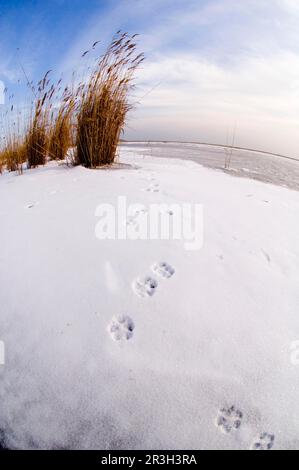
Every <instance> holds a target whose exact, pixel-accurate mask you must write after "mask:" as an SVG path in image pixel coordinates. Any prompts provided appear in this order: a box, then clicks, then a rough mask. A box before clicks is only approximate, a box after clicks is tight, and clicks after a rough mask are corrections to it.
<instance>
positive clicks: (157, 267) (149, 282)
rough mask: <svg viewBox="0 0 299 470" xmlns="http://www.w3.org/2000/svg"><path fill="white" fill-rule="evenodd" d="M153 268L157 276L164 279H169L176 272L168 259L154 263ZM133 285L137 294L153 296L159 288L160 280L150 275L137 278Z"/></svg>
mask: <svg viewBox="0 0 299 470" xmlns="http://www.w3.org/2000/svg"><path fill="white" fill-rule="evenodd" d="M151 269H152V271H153V273H154V274H155V275H156V276H159V277H161V278H163V279H169V278H170V277H172V276H173V275H174V273H175V269H174V268H173V267H172V266H171V265H170V264H168V263H167V262H166V261H159V262H156V263H154V264H153V265H152V267H151ZM132 287H133V291H134V292H135V294H136V295H138V296H139V297H152V296H153V295H154V294H155V292H156V290H157V288H158V281H157V280H156V278H154V277H152V276H149V275H148V276H145V277H141V278H137V279H135V280H134V281H133V284H132Z"/></svg>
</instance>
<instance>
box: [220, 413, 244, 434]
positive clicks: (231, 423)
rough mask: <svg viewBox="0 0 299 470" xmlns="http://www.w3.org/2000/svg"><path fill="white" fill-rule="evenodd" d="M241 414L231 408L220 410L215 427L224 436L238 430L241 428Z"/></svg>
mask: <svg viewBox="0 0 299 470" xmlns="http://www.w3.org/2000/svg"><path fill="white" fill-rule="evenodd" d="M242 418H243V413H242V412H241V411H240V410H238V409H237V408H235V407H234V406H231V407H230V408H222V409H221V410H220V411H219V412H218V416H217V418H216V426H217V427H218V428H219V429H220V431H222V432H223V433H225V434H228V433H230V432H231V431H233V430H236V429H238V428H239V427H240V426H241V423H242Z"/></svg>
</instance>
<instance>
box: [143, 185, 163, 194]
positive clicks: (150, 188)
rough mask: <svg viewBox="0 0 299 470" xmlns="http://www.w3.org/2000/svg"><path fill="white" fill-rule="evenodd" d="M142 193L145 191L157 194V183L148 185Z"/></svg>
mask: <svg viewBox="0 0 299 470" xmlns="http://www.w3.org/2000/svg"><path fill="white" fill-rule="evenodd" d="M144 191H147V192H149V193H158V192H159V191H160V189H159V183H152V184H150V185H149V186H148V187H147V188H145V190H144Z"/></svg>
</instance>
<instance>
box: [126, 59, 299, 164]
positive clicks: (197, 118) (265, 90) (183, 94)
mask: <svg viewBox="0 0 299 470" xmlns="http://www.w3.org/2000/svg"><path fill="white" fill-rule="evenodd" d="M138 80H139V81H140V82H141V83H142V85H143V86H142V88H140V89H139V90H138V93H139V95H142V94H143V93H145V92H146V91H145V90H147V89H149V88H150V86H151V84H152V83H159V82H160V85H159V86H158V87H157V88H155V89H153V90H152V92H150V93H149V94H148V95H146V96H145V97H144V98H143V99H141V102H140V105H139V107H138V108H137V110H136V111H135V113H133V114H132V115H131V117H133V116H135V117H136V118H137V119H136V120H135V119H130V120H129V130H128V132H127V136H129V137H134V135H143V136H144V137H145V138H146V137H147V138H160V139H167V138H170V139H183V140H188V139H191V140H201V141H203V140H204V141H207V140H210V141H213V142H219V143H225V140H226V135H227V131H228V130H231V129H232V128H233V127H234V125H235V123H236V124H237V143H238V144H239V145H244V146H259V147H260V148H262V149H265V150H270V151H277V152H282V153H290V154H292V155H296V156H298V155H299V151H297V138H298V131H299V56H297V55H295V54H292V53H285V54H273V55H272V56H271V55H269V56H268V57H264V56H261V57H244V59H242V60H240V61H239V62H238V64H234V65H233V66H232V65H230V66H226V65H220V64H215V63H211V62H209V61H208V60H207V59H206V58H200V57H197V56H191V55H175V56H173V57H169V58H164V57H161V56H159V57H157V58H156V60H153V61H151V62H148V63H147V64H145V65H144V68H143V70H141V71H140V72H139V77H138Z"/></svg>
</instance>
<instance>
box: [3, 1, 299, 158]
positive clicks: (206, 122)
mask: <svg viewBox="0 0 299 470" xmlns="http://www.w3.org/2000/svg"><path fill="white" fill-rule="evenodd" d="M119 29H121V30H123V31H128V32H129V33H132V34H133V33H139V34H140V36H139V49H140V51H142V52H145V56H146V60H145V62H144V63H143V65H142V68H141V69H140V70H139V71H138V73H137V76H136V88H135V90H134V94H133V95H132V97H131V99H132V102H133V103H134V104H135V108H134V110H133V111H132V112H131V113H130V115H129V116H128V119H127V125H126V131H125V137H126V138H128V139H142V140H154V139H159V140H183V141H201V142H211V143H219V144H226V143H228V144H231V143H232V139H233V137H232V136H233V134H234V133H235V145H239V146H244V147H250V148H257V149H261V150H266V151H270V152H277V153H282V154H286V155H290V156H295V157H298V158H299V145H298V144H299V0H242V1H240V0H88V1H87V0H84V1H83V0H9V1H8V0H0V108H1V106H2V107H3V105H1V96H2V90H3V88H4V87H7V88H8V89H9V90H10V92H11V93H14V94H15V95H16V96H18V99H22V98H21V92H22V93H24V88H22V84H23V83H24V81H25V77H24V71H25V73H26V75H27V76H28V77H29V79H30V80H34V81H37V80H39V79H40V78H42V76H43V74H44V73H45V72H46V71H47V70H49V69H52V72H51V73H52V76H53V77H54V78H55V77H60V76H61V74H63V76H64V78H65V79H68V77H70V76H71V73H72V71H74V70H76V71H80V70H84V69H86V67H87V66H88V64H90V61H91V60H92V57H89V56H88V55H87V56H86V58H84V59H82V57H81V55H82V52H83V51H85V50H86V49H88V48H89V47H90V45H91V44H92V43H93V42H94V41H96V40H100V41H101V43H100V45H99V49H98V51H97V53H98V54H100V53H101V52H102V51H103V49H104V48H105V46H106V45H107V44H108V42H109V40H110V39H111V37H112V35H113V34H114V33H115V32H116V31H117V30H119Z"/></svg>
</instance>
